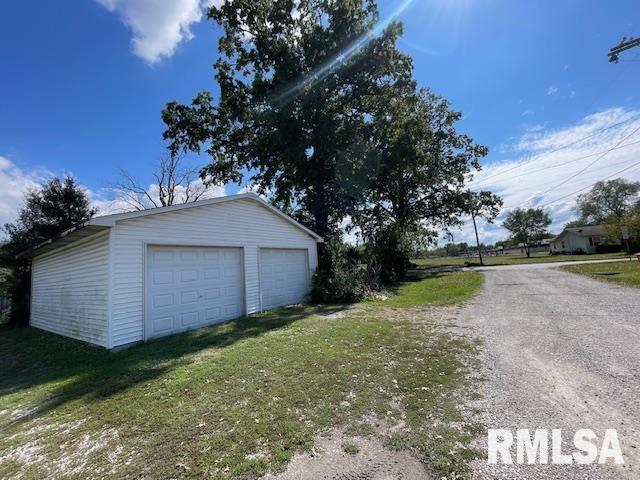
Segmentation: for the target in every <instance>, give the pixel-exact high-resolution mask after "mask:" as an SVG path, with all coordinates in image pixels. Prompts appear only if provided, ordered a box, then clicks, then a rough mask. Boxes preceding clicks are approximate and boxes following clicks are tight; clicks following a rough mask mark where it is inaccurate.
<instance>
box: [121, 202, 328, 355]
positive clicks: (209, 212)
mask: <svg viewBox="0 0 640 480" xmlns="http://www.w3.org/2000/svg"><path fill="white" fill-rule="evenodd" d="M112 238H113V241H114V242H115V243H114V245H113V247H112V248H113V279H112V285H113V292H112V300H111V301H112V305H111V309H112V310H111V311H112V325H111V330H112V345H111V346H113V347H115V346H119V345H125V344H128V343H132V342H137V341H141V340H144V339H145V337H144V310H145V307H144V305H145V298H144V297H145V255H146V248H147V246H149V245H172V246H197V247H242V248H243V253H244V258H243V263H244V293H245V305H244V307H245V308H244V311H245V312H246V313H255V312H258V311H260V282H259V266H258V257H259V255H258V252H259V250H260V249H261V248H289V249H306V250H307V252H308V258H309V272H311V271H313V270H315V268H316V265H317V252H316V240H315V239H314V238H312V237H311V236H310V235H309V234H308V233H306V232H304V231H303V230H301V229H300V228H298V227H296V226H295V225H293V224H292V223H291V222H289V221H287V220H285V219H284V218H282V217H280V216H279V215H277V214H275V213H273V212H271V211H270V210H269V209H268V208H266V207H264V206H262V205H260V204H259V203H258V202H257V201H253V200H248V199H242V200H237V201H233V202H227V203H220V204H214V205H202V206H195V207H193V208H187V209H182V210H176V211H169V212H162V213H158V214H155V215H147V216H142V217H138V218H132V219H126V220H120V221H118V222H117V224H116V226H115V227H114V232H113V235H112ZM309 274H310V273H309ZM309 283H310V282H309Z"/></svg>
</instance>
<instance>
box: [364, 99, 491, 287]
mask: <svg viewBox="0 0 640 480" xmlns="http://www.w3.org/2000/svg"><path fill="white" fill-rule="evenodd" d="M385 101H386V106H385V108H384V109H383V110H381V112H380V113H379V115H377V116H376V117H374V119H373V122H372V125H373V131H374V139H375V142H376V148H375V149H374V153H372V154H371V157H370V161H371V163H372V164H373V167H372V168H371V169H370V170H369V172H370V173H369V174H370V178H369V181H368V182H367V186H366V189H365V201H364V202H363V203H362V204H361V205H359V206H358V209H357V210H356V212H355V213H354V215H353V218H354V221H355V223H356V225H358V226H359V227H360V228H361V230H362V232H363V233H364V236H365V238H367V239H368V240H369V241H370V242H371V243H372V245H373V252H374V255H375V257H376V258H377V260H378V262H379V265H380V270H381V274H382V280H383V281H385V282H394V281H397V280H399V279H401V278H403V276H404V275H405V273H406V270H407V268H408V266H409V265H410V259H411V258H412V256H414V255H415V252H416V251H418V250H420V249H423V248H425V247H426V246H427V245H428V244H429V243H430V242H431V241H433V239H434V238H435V231H434V229H435V227H437V226H440V227H446V226H450V225H454V224H459V223H460V220H459V218H460V216H461V215H462V214H465V213H474V214H475V215H477V216H485V217H486V218H487V219H488V220H492V219H493V218H495V216H496V215H497V214H498V210H499V207H500V206H501V204H502V202H501V200H500V199H499V198H498V197H496V196H495V195H492V194H490V193H489V192H479V193H471V192H469V191H465V190H464V186H465V182H466V179H467V177H468V175H469V174H470V173H472V172H473V171H475V170H479V169H480V163H479V160H480V158H481V157H483V156H484V155H486V153H487V148H486V147H484V146H482V145H477V144H475V143H474V142H473V140H472V139H471V138H469V137H468V136H467V135H464V134H460V133H459V132H458V131H457V130H456V124H457V122H458V121H459V120H460V119H461V117H462V114H461V113H460V112H457V111H454V110H452V109H451V106H450V104H449V102H448V101H447V100H445V99H444V98H442V97H439V96H437V95H435V94H433V93H431V92H429V91H428V90H420V91H418V92H414V93H406V94H405V95H403V96H399V97H392V98H389V99H385Z"/></svg>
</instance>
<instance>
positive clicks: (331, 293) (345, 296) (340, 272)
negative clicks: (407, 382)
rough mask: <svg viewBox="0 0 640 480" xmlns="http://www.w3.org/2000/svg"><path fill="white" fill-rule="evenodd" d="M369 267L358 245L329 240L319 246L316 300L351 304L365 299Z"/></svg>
mask: <svg viewBox="0 0 640 480" xmlns="http://www.w3.org/2000/svg"><path fill="white" fill-rule="evenodd" d="M366 274H367V267H366V265H365V264H363V263H362V262H361V258H360V252H359V251H358V249H357V248H356V247H353V246H350V245H347V244H345V243H342V242H341V241H339V240H335V239H333V240H329V241H328V242H327V243H324V244H321V245H320V249H319V258H318V269H317V270H316V274H315V276H314V278H313V290H312V291H311V300H312V301H313V302H314V303H351V302H356V301H358V300H361V299H362V298H364V296H365V293H366V291H367V287H366V286H365V276H366Z"/></svg>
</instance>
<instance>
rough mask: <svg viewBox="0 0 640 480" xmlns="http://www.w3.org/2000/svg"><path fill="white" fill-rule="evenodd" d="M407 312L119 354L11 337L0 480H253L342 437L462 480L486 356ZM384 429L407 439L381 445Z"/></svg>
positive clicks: (434, 295) (225, 334)
mask: <svg viewBox="0 0 640 480" xmlns="http://www.w3.org/2000/svg"><path fill="white" fill-rule="evenodd" d="M480 285H481V277H480V276H479V274H476V273H473V272H460V273H455V274H447V275H441V276H430V277H428V278H426V279H424V280H422V281H418V282H416V283H413V284H405V285H402V286H400V287H399V288H398V290H397V292H396V295H395V296H394V297H393V299H391V300H390V301H389V303H390V304H391V305H393V306H395V307H403V306H404V307H409V306H413V305H418V304H422V303H429V304H449V303H451V302H453V301H457V300H464V299H466V298H469V296H470V295H471V294H473V292H475V291H476V290H477V289H478V288H479V286H480ZM438 292H441V293H442V296H439V295H440V294H439V293H438ZM394 311H399V310H394V309H380V308H377V306H375V305H370V304H368V303H365V304H360V305H358V306H356V307H354V308H353V309H352V310H349V311H348V314H347V316H342V317H340V316H338V315H336V316H327V315H326V314H327V313H329V312H331V309H329V308H320V307H296V308H285V309H279V310H276V311H273V312H270V313H267V314H263V315H257V316H252V317H250V318H244V319H240V320H238V321H235V322H231V323H228V324H224V325H218V326H214V327H209V328H204V329H200V330H196V331H192V332H188V333H185V334H182V335H177V336H173V337H169V338H166V339H162V340H159V341H155V342H150V343H147V344H145V345H140V346H137V347H133V348H131V349H128V350H124V351H120V352H111V353H109V352H105V351H103V350H100V349H97V348H93V347H91V346H88V345H85V344H82V343H80V342H76V341H72V340H68V339H64V338H61V337H58V336H55V335H52V334H48V333H45V332H42V331H38V330H36V329H9V328H2V329H0V365H1V367H2V368H0V431H1V432H2V434H1V435H0V478H8V477H13V476H16V475H18V474H20V475H22V478H45V477H47V478H49V477H56V478H60V477H74V478H89V477H90V478H96V477H113V478H124V477H146V478H176V477H180V478H182V477H203V476H206V477H210V478H216V479H227V478H242V479H251V478H257V477H260V476H262V475H263V474H264V473H265V472H267V471H278V470H281V469H282V468H284V467H285V465H286V463H287V462H288V460H289V459H290V458H291V457H292V455H293V454H294V453H295V452H297V451H308V450H310V449H311V448H312V446H313V438H314V435H315V434H317V433H318V432H320V431H323V430H324V429H327V428H333V427H339V428H343V429H345V431H346V432H348V433H349V434H351V435H380V436H381V437H382V438H383V439H384V442H385V444H386V445H387V446H389V447H392V448H403V449H404V448H407V449H411V451H412V452H414V454H415V455H417V456H418V457H419V458H420V459H421V460H424V461H425V462H427V463H428V464H430V465H431V466H432V467H433V468H434V469H435V471H436V472H437V474H438V478H439V477H440V476H450V477H453V474H454V472H456V473H457V474H464V473H465V472H466V471H467V470H466V468H467V463H468V461H469V460H470V459H471V458H474V456H475V455H476V454H477V452H476V451H475V450H473V449H472V448H471V447H470V446H469V445H470V442H471V440H472V439H473V438H474V437H475V435H477V433H478V425H476V424H474V422H473V420H472V419H469V418H468V417H467V416H466V415H463V413H462V411H463V407H464V404H465V403H466V401H467V400H468V399H470V398H472V397H473V396H474V395H475V394H474V388H473V385H472V384H471V383H470V381H469V379H468V378H469V377H468V375H469V373H470V372H471V371H472V370H473V369H474V365H475V364H476V363H475V362H476V361H477V359H476V348H477V345H476V344H475V343H473V342H471V341H468V340H466V339H461V338H459V337H454V336H452V335H451V334H450V333H448V332H447V331H446V330H445V327H443V326H442V325H437V324H435V323H430V322H428V321H426V320H425V321H412V320H407V316H406V315H405V316H402V315H398V316H397V317H393V312H394ZM407 311H410V310H407ZM372 418H375V419H378V420H380V422H381V423H382V424H385V425H389V426H393V425H400V423H401V422H403V424H404V425H405V426H404V427H403V428H399V429H397V430H393V431H392V432H391V433H389V432H387V433H385V434H384V435H382V434H381V433H380V432H377V430H376V428H374V426H372V423H371V419H372ZM343 448H344V449H345V450H348V451H349V452H351V451H352V450H353V448H352V447H350V446H348V445H347V446H346V447H343Z"/></svg>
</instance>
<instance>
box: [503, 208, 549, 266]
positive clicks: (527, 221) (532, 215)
mask: <svg viewBox="0 0 640 480" xmlns="http://www.w3.org/2000/svg"><path fill="white" fill-rule="evenodd" d="M549 225H551V216H550V215H549V214H548V213H547V212H545V211H544V210H543V209H542V208H528V209H523V208H516V209H514V210H512V211H510V212H509V214H508V215H507V218H506V219H505V221H504V222H503V223H502V226H503V227H504V228H506V229H507V230H509V231H510V232H511V238H513V239H514V240H516V241H518V242H522V243H523V244H524V247H525V251H526V253H527V257H529V256H530V252H529V244H530V243H531V242H532V241H535V240H539V239H540V238H541V237H542V236H544V235H546V234H547V228H548V227H549Z"/></svg>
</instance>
